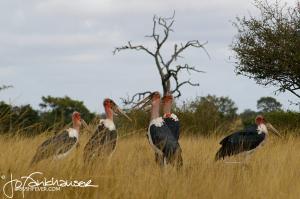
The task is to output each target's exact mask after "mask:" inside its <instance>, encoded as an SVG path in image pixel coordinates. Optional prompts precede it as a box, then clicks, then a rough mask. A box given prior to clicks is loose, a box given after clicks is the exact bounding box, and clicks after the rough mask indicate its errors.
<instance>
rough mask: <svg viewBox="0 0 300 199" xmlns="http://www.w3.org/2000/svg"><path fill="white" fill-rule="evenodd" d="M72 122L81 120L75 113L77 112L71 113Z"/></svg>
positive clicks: (77, 113) (78, 114)
mask: <svg viewBox="0 0 300 199" xmlns="http://www.w3.org/2000/svg"><path fill="white" fill-rule="evenodd" d="M72 120H73V121H80V120H81V116H80V113H79V112H77V111H75V112H73V114H72Z"/></svg>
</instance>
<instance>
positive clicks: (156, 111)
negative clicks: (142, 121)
mask: <svg viewBox="0 0 300 199" xmlns="http://www.w3.org/2000/svg"><path fill="white" fill-rule="evenodd" d="M159 105H160V100H159V99H156V100H155V101H152V109H151V120H153V119H156V118H158V117H159Z"/></svg>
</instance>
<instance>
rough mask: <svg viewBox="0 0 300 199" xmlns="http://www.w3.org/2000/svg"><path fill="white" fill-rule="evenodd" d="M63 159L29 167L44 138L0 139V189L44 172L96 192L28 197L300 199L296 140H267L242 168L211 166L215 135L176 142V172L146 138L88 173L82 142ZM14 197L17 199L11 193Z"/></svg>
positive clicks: (127, 142)
mask: <svg viewBox="0 0 300 199" xmlns="http://www.w3.org/2000/svg"><path fill="white" fill-rule="evenodd" d="M87 137H88V136H87V135H86V134H83V135H82V137H81V138H82V139H81V140H80V147H78V148H77V149H75V150H74V151H73V152H72V153H71V154H70V155H69V156H68V157H67V158H65V159H63V160H51V159H49V160H45V161H42V162H40V163H39V164H38V165H36V166H34V167H33V168H29V166H28V165H29V162H30V160H31V158H32V157H33V155H34V153H35V150H36V148H37V146H38V145H39V144H40V143H41V142H43V141H44V140H45V138H46V136H38V137H36V138H33V139H31V138H26V139H25V138H23V139H21V138H20V139H16V138H14V139H12V138H9V139H4V138H0V150H1V151H2V153H0V172H1V175H2V177H4V176H6V179H0V186H1V187H0V188H1V189H0V190H1V191H2V187H3V185H4V184H5V182H7V180H8V179H7V177H9V175H10V173H12V174H13V178H18V179H19V178H20V177H21V176H25V175H29V174H30V173H32V172H34V171H40V172H43V175H44V177H46V178H47V179H51V177H54V178H56V179H67V180H83V181H88V180H89V179H91V180H92V184H96V185H98V188H63V189H61V191H56V192H25V197H24V198H28V199H32V198H70V199H71V198H72V199H73V198H172V199H173V198H239V199H241V198H272V199H274V198H285V199H286V198H295V199H296V198H299V197H300V138H296V137H286V138H284V139H277V138H273V137H271V138H270V139H269V140H268V142H267V144H266V145H265V146H264V147H262V148H261V149H260V150H258V151H257V152H256V153H254V154H253V156H252V157H251V159H250V161H249V163H248V164H247V165H241V164H228V163H223V162H214V155H215V153H216V151H217V149H218V147H219V145H218V141H219V140H220V139H221V138H220V137H212V138H191V137H183V138H182V139H181V140H180V143H181V146H182V149H183V158H184V166H183V168H182V169H181V170H180V171H177V170H176V169H173V168H165V169H160V168H159V167H158V166H156V164H155V163H154V154H153V151H152V149H151V148H150V146H149V144H148V142H147V140H146V138H145V137H143V136H141V135H132V136H128V137H125V138H122V139H120V140H119V143H118V146H117V150H116V151H115V153H114V154H113V157H112V158H111V160H110V161H109V162H98V164H97V165H95V167H93V168H90V169H87V167H86V166H85V165H84V163H83V160H82V151H83V147H84V144H85V143H86V142H87ZM1 197H3V198H5V197H4V195H3V193H1ZM14 198H22V194H21V192H15V193H14Z"/></svg>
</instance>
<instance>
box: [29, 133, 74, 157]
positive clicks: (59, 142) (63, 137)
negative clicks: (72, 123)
mask: <svg viewBox="0 0 300 199" xmlns="http://www.w3.org/2000/svg"><path fill="white" fill-rule="evenodd" d="M76 142H77V138H76V137H69V133H68V131H64V132H62V133H61V134H58V135H55V136H54V137H52V138H50V139H48V140H46V141H44V142H43V143H42V144H41V145H40V146H39V147H38V148H37V152H36V154H35V156H34V157H33V159H32V163H37V162H38V161H40V160H42V159H46V158H49V157H51V156H53V155H61V154H64V153H66V152H68V151H69V150H70V149H71V148H72V147H73V146H74V145H75V143H76Z"/></svg>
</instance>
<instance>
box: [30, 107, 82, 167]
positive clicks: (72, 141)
mask: <svg viewBox="0 0 300 199" xmlns="http://www.w3.org/2000/svg"><path fill="white" fill-rule="evenodd" d="M72 122H73V128H68V129H66V130H65V131H63V132H62V133H60V134H58V135H55V136H54V137H52V138H50V139H48V140H46V141H45V142H43V143H42V144H41V145H40V146H39V147H38V148H37V151H36V154H35V156H34V157H33V159H32V161H31V165H33V164H36V163H38V162H39V161H41V160H43V159H47V158H49V157H53V156H54V157H56V158H58V159H60V158H62V157H65V156H66V155H68V154H69V153H70V152H71V150H72V149H74V147H75V146H76V144H77V143H78V139H79V130H80V126H81V124H83V125H84V126H87V124H86V123H85V121H84V120H83V119H81V116H80V113H78V112H74V113H73V114H72Z"/></svg>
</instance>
